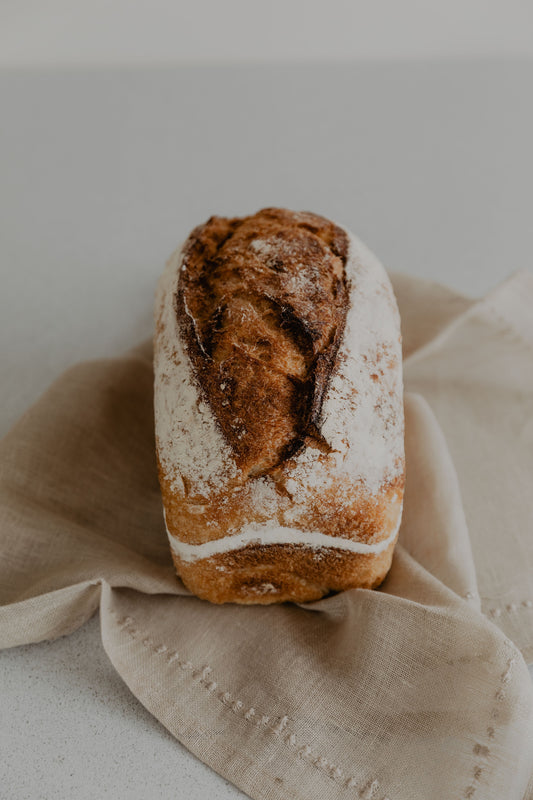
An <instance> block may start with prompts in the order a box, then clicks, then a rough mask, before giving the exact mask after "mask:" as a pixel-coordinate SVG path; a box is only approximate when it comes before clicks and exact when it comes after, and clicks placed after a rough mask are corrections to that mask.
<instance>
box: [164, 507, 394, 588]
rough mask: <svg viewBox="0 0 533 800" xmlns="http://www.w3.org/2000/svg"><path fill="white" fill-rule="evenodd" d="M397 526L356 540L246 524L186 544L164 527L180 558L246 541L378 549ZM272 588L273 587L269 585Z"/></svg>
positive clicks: (351, 550) (207, 553)
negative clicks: (372, 539) (372, 538)
mask: <svg viewBox="0 0 533 800" xmlns="http://www.w3.org/2000/svg"><path fill="white" fill-rule="evenodd" d="M399 527H400V522H399V521H398V524H397V526H396V528H395V529H394V530H393V532H392V533H391V534H390V536H387V538H386V539H383V540H382V541H380V542H376V543H375V544H366V543H365V542H356V541H354V540H353V539H343V538H342V537H341V536H328V535H327V534H325V533H320V532H319V531H306V532H305V533H303V532H302V531H300V530H298V528H285V527H280V526H278V527H272V526H269V525H246V526H244V527H243V528H242V529H241V531H240V532H239V533H237V534H235V535H234V536H224V538H223V539H214V540H213V541H211V542H204V543H203V544H187V543H186V542H182V541H180V539H178V538H177V537H176V536H172V534H171V533H170V531H169V530H168V528H167V534H168V540H169V542H170V546H171V548H172V550H173V551H174V553H175V554H176V555H177V556H179V558H181V559H182V560H183V561H198V560H200V559H202V558H211V556H216V555H220V554H221V553H229V552H231V551H233V550H240V549H241V548H242V547H247V546H249V545H274V544H297V545H305V547H310V548H311V549H319V550H322V549H323V548H324V547H331V548H334V549H335V550H344V551H348V552H349V553H373V554H377V553H382V552H383V551H384V550H386V549H387V547H388V546H389V545H390V544H392V542H393V541H394V540H395V538H396V535H397V533H398V529H399ZM272 588H274V587H272Z"/></svg>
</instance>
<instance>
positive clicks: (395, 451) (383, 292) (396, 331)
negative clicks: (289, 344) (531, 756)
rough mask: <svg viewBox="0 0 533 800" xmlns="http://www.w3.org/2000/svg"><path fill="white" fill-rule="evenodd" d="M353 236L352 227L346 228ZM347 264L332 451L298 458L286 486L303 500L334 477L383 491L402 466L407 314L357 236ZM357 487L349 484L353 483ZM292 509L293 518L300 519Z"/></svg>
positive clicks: (328, 413)
mask: <svg viewBox="0 0 533 800" xmlns="http://www.w3.org/2000/svg"><path fill="white" fill-rule="evenodd" d="M347 233H348V232H347ZM348 235H349V240H350V248H349V254H348V259H347V262H346V267H345V272H346V279H347V280H348V282H349V290H350V291H349V297H350V308H349V310H348V314H347V318H346V327H345V329H344V335H343V338H342V341H341V345H340V347H339V351H338V354H337V365H336V369H335V370H334V373H333V375H332V377H331V382H330V384H329V386H328V389H327V392H326V395H325V398H324V402H323V405H322V425H321V433H322V435H323V436H324V438H325V440H326V441H327V442H328V444H329V445H330V446H331V447H332V448H333V452H332V453H331V454H330V455H329V456H328V457H327V458H322V459H318V460H317V452H316V450H312V449H310V448H307V449H305V450H303V451H301V452H300V453H299V454H298V455H297V456H296V458H295V462H296V464H295V467H294V469H292V470H290V478H289V480H288V481H287V482H286V484H285V485H286V488H287V489H288V491H289V492H291V494H293V496H294V498H295V501H296V502H297V504H305V503H306V502H307V501H308V499H309V496H310V495H315V496H316V493H317V490H319V489H320V488H326V486H327V485H328V484H330V483H331V481H332V478H333V477H334V476H335V478H336V480H338V479H339V478H340V479H341V481H343V480H346V479H347V478H349V479H351V482H352V483H353V482H354V481H359V482H360V483H361V484H362V485H363V487H364V488H365V489H366V490H367V491H368V492H369V493H370V494H376V493H377V492H378V491H379V489H380V487H381V486H382V484H383V483H384V482H386V481H390V480H394V478H396V477H398V475H400V474H401V473H402V471H403V454H404V441H403V386H402V351H401V341H400V317H399V313H398V309H397V306H396V300H395V298H394V295H393V291H392V287H391V284H390V281H389V278H388V276H387V273H386V272H385V270H384V268H383V266H382V265H381V263H380V262H379V261H378V260H377V258H376V257H375V256H374V255H373V253H371V252H370V251H369V250H368V249H367V248H366V247H365V245H364V244H363V243H362V242H360V241H359V240H358V239H357V238H356V237H355V236H353V235H352V234H348ZM347 489H348V491H350V488H349V486H347ZM298 513H299V511H298V509H297V508H293V509H292V511H289V512H288V517H287V515H286V519H288V518H290V517H291V516H294V517H296V516H297V515H298Z"/></svg>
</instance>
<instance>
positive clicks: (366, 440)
mask: <svg viewBox="0 0 533 800" xmlns="http://www.w3.org/2000/svg"><path fill="white" fill-rule="evenodd" d="M345 329H346V331H345ZM173 390H174V391H173ZM155 400H156V403H155V406H156V441H157V451H158V464H159V477H160V484H161V491H162V496H163V505H164V510H165V517H166V523H167V530H168V532H169V537H170V540H171V544H172V546H173V553H172V554H173V558H174V563H175V565H176V570H177V572H178V574H179V575H180V576H181V577H182V579H183V580H184V582H185V584H186V585H187V586H188V588H189V589H190V590H191V591H192V592H194V593H195V594H197V595H198V596H199V597H202V598H204V599H207V600H210V601H211V602H215V603H223V602H237V603H261V604H265V603H272V602H283V601H286V600H294V601H299V602H303V601H306V600H313V599H317V598H318V597H321V596H323V595H324V594H327V593H328V592H330V591H340V590H342V589H347V588H353V587H364V588H372V587H374V586H377V585H378V584H379V583H380V582H381V581H382V580H383V578H384V577H385V575H386V573H387V571H388V569H389V567H390V562H391V558H392V552H393V547H394V541H395V537H396V535H397V530H398V526H399V520H400V517H401V508H402V501H403V486H404V460H403V407H402V384H401V352H400V332H399V317H398V312H397V308H396V305H395V301H394V296H393V294H392V289H391V287H390V283H389V281H388V279H387V277H386V274H385V273H384V270H383V268H382V267H381V265H380V264H379V262H377V260H375V258H374V257H373V256H372V255H371V254H370V253H369V252H368V251H367V250H366V249H365V248H364V246H363V245H361V243H359V242H358V241H357V240H356V239H355V237H353V236H352V235H351V234H349V233H348V232H347V231H345V230H344V229H342V228H341V227H339V226H337V225H335V224H334V223H331V222H329V221H328V220H325V219H324V218H322V217H318V216H316V215H313V214H309V213H294V212H289V211H287V210H284V209H265V210H263V211H262V212H258V214H255V215H253V216H251V217H245V218H243V219H238V218H236V219H224V218H218V217H214V218H211V219H210V220H209V221H208V222H207V223H206V224H205V225H203V226H200V227H199V228H196V229H195V230H194V231H193V232H192V234H191V236H190V237H189V239H188V240H187V242H186V243H185V245H184V246H183V248H182V249H181V250H180V252H179V253H178V254H176V255H175V257H174V258H173V259H172V260H171V261H170V262H169V264H168V265H167V270H166V272H165V275H164V276H163V278H162V281H161V282H160V286H159V289H158V297H157V301H156V335H155ZM287 531H289V532H291V533H290V535H289V540H290V541H287V540H286V532H287ZM317 533H318V534H319V535H326V536H327V537H331V546H329V541H328V546H325V545H324V542H323V540H321V541H322V545H321V546H317V544H316V535H317ZM237 536H239V537H242V536H244V539H242V541H243V546H242V547H238V548H236V547H235V543H236V542H237V541H239V542H240V541H241V539H237V538H235V537H237ZM276 537H277V538H278V541H277V542H276ZM284 537H285V538H284ZM291 537H292V539H291ZM313 537H315V539H313ZM209 542H211V543H217V547H222V548H223V547H225V546H226V545H227V547H228V548H231V550H229V551H228V552H223V551H222V552H218V550H217V552H215V551H213V552H211V551H209V552H207V553H206V551H205V546H206V544H207V543H209ZM346 542H348V543H350V544H349V546H354V547H361V549H362V550H364V552H349V551H347V550H346V549H343V546H344V545H343V543H346ZM351 543H355V545H352V544H351ZM191 546H192V547H191ZM202 546H203V549H202ZM195 548H196V550H195ZM196 551H197V552H196ZM191 553H192V555H191Z"/></svg>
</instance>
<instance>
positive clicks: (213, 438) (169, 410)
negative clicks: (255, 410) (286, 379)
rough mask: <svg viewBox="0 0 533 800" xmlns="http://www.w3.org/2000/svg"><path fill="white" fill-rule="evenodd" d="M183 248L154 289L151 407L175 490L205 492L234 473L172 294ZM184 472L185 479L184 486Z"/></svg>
mask: <svg viewBox="0 0 533 800" xmlns="http://www.w3.org/2000/svg"><path fill="white" fill-rule="evenodd" d="M182 250H183V248H180V249H178V250H176V251H175V252H174V254H173V255H172V256H171V257H170V259H169V260H168V262H167V265H166V268H165V271H164V272H163V275H162V276H161V278H160V280H159V283H158V285H157V291H156V300H155V303H156V322H157V324H158V325H160V326H161V329H160V331H159V333H158V334H157V347H155V348H154V381H155V394H154V412H155V433H156V442H157V452H158V457H159V462H160V464H161V467H162V469H163V472H164V474H165V475H166V477H167V478H168V479H169V480H170V485H171V488H172V491H173V492H176V493H178V494H180V495H184V494H187V493H188V492H189V491H190V494H191V495H192V496H193V497H194V496H197V495H208V494H209V492H210V491H211V489H212V488H213V486H214V485H217V484H218V485H223V484H224V483H225V482H227V481H228V480H231V479H232V478H235V477H236V476H237V473H238V470H237V466H236V464H235V461H234V460H233V452H232V450H231V447H230V446H229V444H227V442H226V440H225V439H224V437H223V435H222V432H221V430H220V428H219V427H218V424H217V422H216V420H215V417H214V416H213V412H212V411H211V409H210V407H209V406H208V405H207V404H206V403H205V402H204V401H203V400H202V399H201V398H200V396H199V391H198V386H197V383H196V381H195V379H194V376H193V373H192V370H191V367H190V363H189V357H188V356H187V354H186V352H185V348H184V342H183V339H182V336H181V332H180V329H179V326H178V321H177V317H176V307H175V296H176V292H177V287H178V276H179V270H180V268H181V262H182ZM183 477H184V478H185V480H186V481H187V483H188V485H187V486H186V485H185V483H184V481H183Z"/></svg>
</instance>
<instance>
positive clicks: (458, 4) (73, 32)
mask: <svg viewBox="0 0 533 800" xmlns="http://www.w3.org/2000/svg"><path fill="white" fill-rule="evenodd" d="M0 21H1V22H2V24H1V25H0V64H8V65H12V64H19V65H25V64H33V65H37V66H42V65H46V64H63V65H64V64H94V65H96V66H100V67H101V66H102V65H104V64H107V65H109V64H154V63H157V64H162V63H165V64H176V63H184V62H195V63H203V62H205V61H206V60H208V61H228V60H229V61H236V60H237V61H249V60H254V61H257V60H264V59H273V60H276V61H280V60H290V61H302V60H304V61H308V60H310V59H346V58H357V59H362V58H364V59H369V58H370V59H376V58H378V59H383V58H387V59H388V58H400V59H413V58H414V59H419V58H436V57H438V58H457V57H468V58H474V57H493V56H498V57H502V56H504V57H509V56H525V55H533V4H532V3H531V2H530V0H401V2H398V0H327V2H326V0H269V1H268V2H260V0H224V2H220V0H75V2H72V0H2V2H1V3H0Z"/></svg>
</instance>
